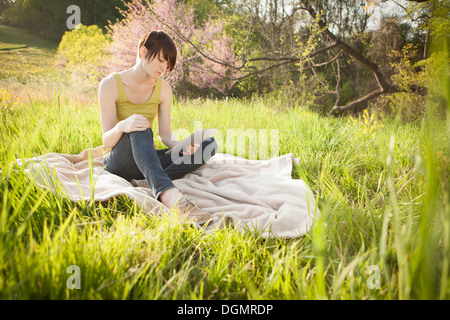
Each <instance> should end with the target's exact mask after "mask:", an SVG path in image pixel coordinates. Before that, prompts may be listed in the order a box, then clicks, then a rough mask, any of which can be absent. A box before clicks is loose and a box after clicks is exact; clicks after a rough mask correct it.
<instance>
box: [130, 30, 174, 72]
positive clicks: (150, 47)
mask: <svg viewBox="0 0 450 320" xmlns="http://www.w3.org/2000/svg"><path fill="white" fill-rule="evenodd" d="M142 46H144V47H145V48H146V49H147V54H146V55H145V58H146V59H147V60H150V59H154V58H155V57H156V56H157V55H158V54H159V53H160V52H162V54H163V57H164V59H165V60H167V73H170V72H171V71H172V70H173V68H175V63H176V62H177V47H176V46H175V43H174V42H173V40H172V39H171V38H170V36H169V35H168V34H167V33H165V32H164V31H161V30H155V31H151V32H149V33H147V34H146V35H145V36H143V37H142V38H141V40H140V41H139V47H138V57H139V50H140V49H141V47H142Z"/></svg>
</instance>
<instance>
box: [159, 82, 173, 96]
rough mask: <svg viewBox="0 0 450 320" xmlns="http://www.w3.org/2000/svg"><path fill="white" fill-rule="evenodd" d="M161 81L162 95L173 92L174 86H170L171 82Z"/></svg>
mask: <svg viewBox="0 0 450 320" xmlns="http://www.w3.org/2000/svg"><path fill="white" fill-rule="evenodd" d="M159 79H160V81H161V94H162V93H166V92H170V93H171V92H172V86H171V85H170V84H169V82H168V81H167V80H165V79H163V78H159Z"/></svg>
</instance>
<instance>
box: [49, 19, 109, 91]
mask: <svg viewBox="0 0 450 320" xmlns="http://www.w3.org/2000/svg"><path fill="white" fill-rule="evenodd" d="M110 41H111V40H110V38H109V36H108V35H105V34H103V32H102V30H101V29H100V28H99V27H97V26H95V25H92V26H83V25H81V24H80V25H79V26H78V27H77V28H75V29H73V30H72V31H67V32H66V33H65V34H64V36H63V37H62V39H61V42H60V44H59V47H58V62H57V65H58V66H59V67H63V68H65V69H66V70H67V71H69V72H71V73H72V75H73V76H74V77H75V78H77V80H81V81H84V82H86V81H87V85H90V86H91V85H97V84H98V81H99V79H100V78H102V77H104V76H105V70H106V66H105V61H106V59H105V56H107V55H108V53H107V52H106V50H105V48H106V46H107V45H108V43H110Z"/></svg>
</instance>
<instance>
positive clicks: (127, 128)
mask: <svg viewBox="0 0 450 320" xmlns="http://www.w3.org/2000/svg"><path fill="white" fill-rule="evenodd" d="M119 128H120V130H121V131H123V132H126V133H129V132H133V131H145V130H147V129H148V128H150V122H149V121H148V120H147V118H146V117H144V116H143V115H140V114H133V115H132V116H129V117H128V118H126V119H125V120H122V121H120V123H119Z"/></svg>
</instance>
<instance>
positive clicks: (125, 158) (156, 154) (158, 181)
mask: <svg viewBox="0 0 450 320" xmlns="http://www.w3.org/2000/svg"><path fill="white" fill-rule="evenodd" d="M167 150H168V149H163V150H156V149H155V147H154V145H153V131H152V129H150V128H149V129H147V130H145V131H134V132H130V133H123V135H122V137H121V138H120V140H119V141H118V142H117V144H116V145H115V146H114V147H113V148H112V150H111V151H110V152H109V153H108V154H107V155H106V156H105V158H104V159H103V165H104V166H106V167H105V170H106V171H108V172H111V173H113V174H116V175H118V176H120V177H122V178H124V179H125V180H127V181H131V180H132V179H136V180H142V179H146V180H147V182H148V185H149V186H150V189H151V190H152V192H153V195H154V196H155V199H158V198H159V196H160V195H161V194H162V193H163V192H164V191H166V190H168V189H170V188H174V187H175V186H174V184H173V183H172V180H175V179H180V178H182V177H183V176H184V175H185V174H187V173H190V172H192V171H194V170H195V169H197V168H199V167H201V166H202V165H203V164H205V162H206V161H208V160H209V158H211V157H212V156H213V155H214V154H215V153H216V150H217V142H216V141H215V140H214V138H213V137H209V138H207V139H205V140H204V141H203V142H202V144H201V145H200V147H199V148H198V149H197V151H196V152H195V153H194V154H192V155H182V154H181V153H180V154H178V155H176V156H174V155H171V154H164V153H165V152H166V151H167ZM173 160H175V161H173ZM174 162H175V163H174Z"/></svg>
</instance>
